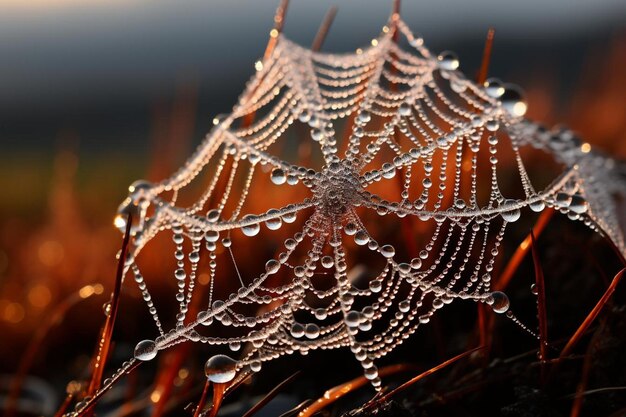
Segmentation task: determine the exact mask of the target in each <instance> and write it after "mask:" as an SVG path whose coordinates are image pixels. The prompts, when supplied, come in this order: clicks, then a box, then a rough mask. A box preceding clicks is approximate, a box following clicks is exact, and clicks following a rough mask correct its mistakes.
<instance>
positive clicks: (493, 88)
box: [483, 78, 504, 98]
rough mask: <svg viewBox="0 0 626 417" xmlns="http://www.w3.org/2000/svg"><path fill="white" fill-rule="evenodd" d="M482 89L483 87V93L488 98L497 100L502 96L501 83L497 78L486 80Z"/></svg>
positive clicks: (502, 88)
mask: <svg viewBox="0 0 626 417" xmlns="http://www.w3.org/2000/svg"><path fill="white" fill-rule="evenodd" d="M483 87H485V92H486V93H487V95H488V96H490V97H493V98H498V97H500V96H501V95H502V94H504V86H503V85H502V81H500V80H499V79H497V78H487V80H486V81H485V82H484V83H483Z"/></svg>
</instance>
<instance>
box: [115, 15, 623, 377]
mask: <svg viewBox="0 0 626 417" xmlns="http://www.w3.org/2000/svg"><path fill="white" fill-rule="evenodd" d="M458 66H459V61H458V59H457V58H456V56H455V55H454V54H453V53H450V52H444V53H442V54H440V55H438V56H437V55H433V54H432V53H431V52H430V51H429V50H428V49H427V48H426V47H425V46H424V44H423V40H422V38H420V37H419V36H416V35H414V34H413V33H412V32H411V31H410V30H409V28H408V27H407V25H406V24H405V23H404V22H403V21H402V20H400V19H397V20H395V19H394V20H393V21H392V24H390V26H389V27H384V29H383V31H382V33H381V35H380V36H379V37H378V38H376V39H374V40H373V41H372V42H371V46H369V47H367V48H363V49H359V50H357V51H356V52H355V53H345V54H335V53H320V52H313V51H311V50H309V49H306V48H303V47H301V46H299V45H297V44H295V43H293V42H291V41H290V40H288V39H287V38H285V37H284V36H283V35H278V37H277V43H276V46H275V48H274V49H273V51H272V53H271V54H270V55H269V56H268V57H266V58H265V59H264V60H263V61H262V62H259V63H258V64H257V65H256V69H257V71H256V73H255V74H254V76H253V77H252V79H251V80H250V81H249V83H248V84H247V86H246V89H245V91H244V92H243V94H242V95H241V98H240V100H239V102H238V103H237V104H236V105H235V106H234V108H233V110H232V112H231V113H230V114H228V115H224V116H220V117H217V118H216V119H215V121H214V122H215V126H214V128H213V129H212V131H211V132H210V133H209V134H208V135H207V136H206V138H205V139H204V141H203V142H202V144H201V145H200V146H199V147H198V149H197V151H196V152H195V154H194V155H193V156H192V157H191V158H190V159H189V160H188V161H187V162H186V163H185V164H184V165H183V166H182V168H181V169H180V170H178V172H176V173H175V174H174V175H173V176H172V177H170V178H168V179H166V180H164V181H162V182H160V183H156V184H151V183H147V182H144V181H138V182H136V183H134V184H133V185H132V186H131V187H130V191H131V193H130V195H129V197H128V199H127V200H126V201H125V202H124V204H123V205H122V206H121V211H120V215H119V216H118V218H117V219H116V223H117V224H118V226H119V227H121V228H124V227H125V226H126V224H125V219H126V215H127V213H129V212H131V213H133V224H132V227H131V231H132V235H133V241H132V247H131V256H130V257H129V258H128V261H127V263H126V269H127V271H128V272H129V275H132V276H134V280H135V281H136V283H137V285H138V286H139V289H140V290H141V292H142V294H143V298H144V300H146V304H147V308H148V309H149V313H150V315H151V316H152V318H153V319H154V338H153V339H152V340H146V341H142V342H140V343H139V345H138V346H137V349H136V351H135V359H133V360H149V359H152V358H153V357H154V356H156V354H157V352H158V351H160V350H163V349H166V348H168V347H171V346H173V345H175V344H178V343H180V342H183V341H193V342H198V343H205V344H209V345H213V346H217V347H221V348H220V349H222V350H223V352H222V353H227V352H229V351H231V352H232V351H235V352H237V351H239V352H238V353H229V355H231V356H235V357H237V358H238V359H237V360H234V359H233V360H231V359H228V358H227V357H223V356H218V357H214V358H212V359H211V360H212V361H213V362H211V361H209V362H211V363H209V364H208V369H207V375H208V376H209V378H210V379H211V378H214V380H215V382H225V381H228V380H229V379H231V378H232V377H234V375H235V373H236V372H238V371H240V370H243V369H251V370H253V371H257V370H259V369H260V368H261V364H262V363H263V362H265V361H269V360H271V359H274V358H278V357H280V356H283V355H289V354H302V355H305V354H307V353H308V352H309V351H311V350H315V349H336V348H349V349H351V351H352V352H353V353H354V356H355V358H356V359H357V360H358V361H359V362H360V363H361V365H362V367H363V370H364V373H365V375H366V376H367V378H369V379H370V380H371V383H372V385H373V386H374V387H376V388H379V387H380V385H381V381H380V378H379V377H378V373H377V368H376V365H375V361H376V360H377V359H379V358H381V357H383V356H385V355H387V354H388V353H389V352H391V351H392V350H394V349H395V348H396V347H397V346H399V345H400V344H401V343H403V341H404V340H406V339H407V338H408V337H410V336H411V335H412V334H413V333H414V332H415V331H416V330H417V329H418V327H419V326H420V325H423V324H426V323H428V322H429V320H430V319H431V317H432V316H433V314H435V312H436V311H437V310H439V309H441V308H444V307H445V306H446V305H447V304H450V303H452V302H454V301H455V300H458V299H464V300H473V301H475V302H484V303H487V304H489V305H491V306H492V308H493V309H494V310H495V311H496V312H505V311H507V309H508V304H509V303H508V299H507V298H506V295H504V294H503V293H501V292H493V291H492V289H491V282H492V271H493V269H494V262H495V260H496V258H497V256H498V255H499V253H500V252H501V244H502V241H503V238H504V236H505V231H506V229H507V225H508V224H509V223H511V222H515V221H517V220H518V219H520V217H521V216H522V215H524V214H525V213H526V212H541V211H543V210H544V209H546V207H554V208H555V209H557V210H558V211H560V212H561V213H563V214H565V215H567V216H568V217H569V218H570V219H572V220H575V221H580V222H583V223H584V224H585V225H586V226H588V227H589V228H591V229H593V230H595V231H597V232H598V233H601V234H603V235H605V236H606V237H607V238H608V239H610V240H611V241H612V242H613V243H614V245H615V246H616V247H617V248H618V249H619V251H621V252H622V253H626V247H625V244H624V238H623V235H622V231H621V228H620V225H619V220H618V214H619V210H618V208H617V205H616V204H617V200H616V195H621V196H622V197H623V196H624V194H626V185H625V184H626V182H625V180H624V167H623V165H620V163H619V162H617V161H614V160H613V159H611V158H608V157H606V156H603V155H602V154H600V153H598V152H596V151H594V150H592V149H591V147H590V146H589V145H588V144H586V143H583V142H582V141H580V140H579V139H578V138H576V137H575V136H574V134H572V133H571V132H569V131H566V130H547V129H545V128H543V127H541V126H539V125H537V124H534V123H532V122H530V121H528V120H526V119H524V118H523V116H524V114H525V112H526V103H525V102H524V99H523V96H522V93H521V91H520V90H519V89H518V88H517V87H515V86H512V85H509V84H504V83H501V82H500V81H498V80H495V79H489V80H488V81H487V82H486V83H485V85H479V84H476V83H475V82H473V81H471V80H469V79H467V78H466V77H465V76H464V75H463V74H462V73H461V72H459V71H458V70H457V68H458ZM343 132H347V133H343ZM529 149H530V151H533V152H542V153H543V154H544V156H545V155H547V156H548V157H549V158H550V159H552V160H553V161H554V162H555V165H556V166H557V167H558V168H559V170H560V172H559V173H556V174H555V175H553V176H551V177H550V178H546V174H545V173H540V174H539V175H535V177H536V178H537V179H534V180H532V181H531V178H534V177H533V175H531V173H529V172H527V169H526V167H525V164H524V155H525V154H524V152H527V151H528V150H529ZM502 184H506V190H507V191H506V192H505V191H502V190H504V189H505V187H503V186H502ZM407 230H409V232H408V233H407ZM162 235H166V236H168V240H169V239H172V240H173V245H172V249H173V250H172V251H171V253H172V256H173V257H175V264H176V267H175V268H174V270H172V271H169V272H168V274H167V275H163V274H162V275H160V276H159V277H144V275H143V273H142V266H141V261H142V255H143V253H144V251H149V250H150V245H151V243H152V242H153V241H154V240H155V239H157V238H158V237H160V236H162ZM170 244H171V243H170ZM261 259H262V261H259V260H261ZM201 274H204V275H203V276H204V279H205V281H206V284H204V285H202V286H200V285H199V284H198V280H199V277H200V276H201ZM150 278H153V279H156V278H158V279H171V280H172V281H173V282H175V283H176V286H177V292H176V294H175V299H176V303H177V306H178V308H177V310H178V313H177V315H176V317H175V319H174V318H170V317H168V318H163V317H161V316H160V315H159V311H158V309H157V304H158V303H157V302H156V300H153V299H152V297H151V294H150V292H149V285H148V282H149V281H150ZM200 287H202V288H203V291H202V292H201V293H199V288H200ZM197 297H201V298H200V299H197ZM194 302H195V303H196V304H194ZM194 305H196V306H197V308H195V309H194V308H193V306H194ZM194 310H195V311H194ZM127 366H128V365H127ZM212 366H214V367H213V368H212ZM123 369H124V368H123ZM123 369H122V370H120V371H119V372H122V371H123ZM105 388H106V386H105Z"/></svg>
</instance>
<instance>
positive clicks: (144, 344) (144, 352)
mask: <svg viewBox="0 0 626 417" xmlns="http://www.w3.org/2000/svg"><path fill="white" fill-rule="evenodd" d="M157 352H158V349H157V345H156V343H155V342H154V340H142V341H141V342H139V343H137V346H135V352H134V355H135V358H136V359H138V360H140V361H143V362H145V361H149V360H152V359H154V358H155V357H156V355H157Z"/></svg>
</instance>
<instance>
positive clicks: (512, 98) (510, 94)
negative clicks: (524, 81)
mask: <svg viewBox="0 0 626 417" xmlns="http://www.w3.org/2000/svg"><path fill="white" fill-rule="evenodd" d="M500 101H501V102H502V107H503V108H504V109H505V110H506V111H507V112H508V113H509V114H510V115H511V116H513V117H522V116H523V115H525V114H526V110H527V109H528V105H527V104H526V102H525V101H524V94H523V93H522V90H521V89H520V88H519V87H518V86H516V85H513V84H507V85H506V86H505V88H504V92H503V93H502V96H501V97H500Z"/></svg>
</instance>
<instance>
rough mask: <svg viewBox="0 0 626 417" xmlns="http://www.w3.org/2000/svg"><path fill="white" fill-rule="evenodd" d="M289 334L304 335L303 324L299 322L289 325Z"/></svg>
mask: <svg viewBox="0 0 626 417" xmlns="http://www.w3.org/2000/svg"><path fill="white" fill-rule="evenodd" d="M291 335H292V336H293V337H295V338H300V337H302V336H304V326H303V325H301V324H300V323H294V324H292V325H291Z"/></svg>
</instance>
